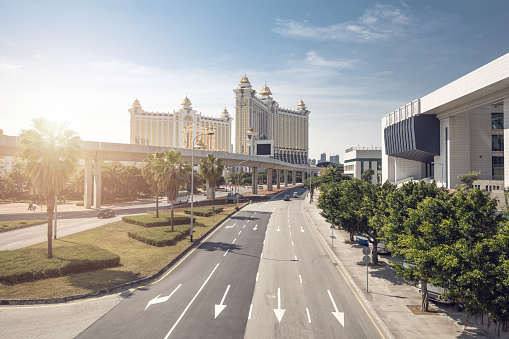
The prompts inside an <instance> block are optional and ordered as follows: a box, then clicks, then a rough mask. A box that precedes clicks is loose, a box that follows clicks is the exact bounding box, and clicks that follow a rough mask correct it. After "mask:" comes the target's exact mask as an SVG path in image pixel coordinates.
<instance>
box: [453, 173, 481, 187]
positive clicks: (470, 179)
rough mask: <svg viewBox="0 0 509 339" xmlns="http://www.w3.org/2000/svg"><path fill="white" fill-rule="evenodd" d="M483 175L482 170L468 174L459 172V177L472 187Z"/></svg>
mask: <svg viewBox="0 0 509 339" xmlns="http://www.w3.org/2000/svg"><path fill="white" fill-rule="evenodd" d="M480 177H481V171H472V172H468V173H466V174H459V175H458V179H460V181H461V182H462V183H464V184H466V185H468V187H470V188H472V184H473V182H474V181H476V180H479V178H480Z"/></svg>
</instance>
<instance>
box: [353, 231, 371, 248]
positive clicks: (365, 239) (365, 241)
mask: <svg viewBox="0 0 509 339" xmlns="http://www.w3.org/2000/svg"><path fill="white" fill-rule="evenodd" d="M355 242H356V243H358V244H359V245H365V246H369V236H368V235H367V234H364V233H363V234H360V235H359V234H358V235H356V236H355Z"/></svg>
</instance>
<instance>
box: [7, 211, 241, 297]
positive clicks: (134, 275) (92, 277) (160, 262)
mask: <svg viewBox="0 0 509 339" xmlns="http://www.w3.org/2000/svg"><path fill="white" fill-rule="evenodd" d="M232 211H233V206H231V207H227V208H225V210H224V211H223V212H221V213H219V214H217V215H216V218H215V222H213V221H212V218H211V217H209V218H205V217H196V223H195V224H194V226H195V227H194V229H193V231H194V232H193V233H194V238H195V239H198V238H200V237H201V236H202V235H203V234H205V233H206V232H207V231H208V230H209V229H211V228H212V227H213V226H214V225H215V224H217V223H218V222H220V221H221V220H222V219H223V218H225V217H226V216H227V215H228V214H230V213H231V212H232ZM138 229H143V227H142V226H137V225H133V224H129V223H126V222H123V221H117V222H114V223H110V224H107V225H104V226H100V227H96V228H93V229H90V230H87V231H83V232H80V233H75V234H72V235H69V236H66V237H62V238H60V239H58V240H53V244H54V246H58V243H60V242H73V243H76V244H83V245H94V246H97V247H99V248H102V249H104V250H107V251H109V252H111V253H113V254H116V255H118V256H120V266H117V267H113V268H108V269H102V270H96V271H90V272H84V273H76V274H71V275H68V276H64V277H58V278H49V279H43V280H38V281H33V282H26V283H20V284H14V285H2V284H0V299H29V298H54V297H63V296H69V295H76V294H83V293H88V292H92V291H97V290H100V289H104V288H108V287H112V286H116V285H120V284H123V283H127V282H131V281H134V280H137V279H140V278H143V277H146V276H150V275H152V274H154V273H157V272H158V271H159V270H161V269H162V268H163V267H164V266H165V265H166V264H168V263H169V262H170V261H171V260H173V259H174V258H175V257H177V256H178V255H179V254H180V253H181V252H182V251H184V250H185V249H186V248H187V247H188V246H189V245H190V239H189V236H186V237H185V238H183V239H182V240H180V241H179V242H177V244H176V245H174V246H166V247H156V246H150V245H147V244H145V243H142V242H139V241H137V240H134V239H131V238H130V237H129V236H128V232H129V231H133V230H138ZM28 248H33V249H39V250H41V249H42V250H44V249H46V248H47V243H46V242H44V243H40V244H37V245H33V246H30V247H28ZM44 253H45V252H44ZM41 260H44V258H43V257H41Z"/></svg>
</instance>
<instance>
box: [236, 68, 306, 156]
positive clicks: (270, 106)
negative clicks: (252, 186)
mask: <svg viewBox="0 0 509 339" xmlns="http://www.w3.org/2000/svg"><path fill="white" fill-rule="evenodd" d="M233 92H234V93H235V109H236V114H235V118H236V119H235V152H236V153H240V154H252V153H251V152H253V148H252V147H250V143H252V137H254V138H255V139H257V140H270V141H272V143H273V157H274V159H277V160H282V161H285V162H288V163H292V164H306V163H307V159H308V145H309V134H308V125H309V124H308V119H309V113H310V111H308V109H307V108H306V105H305V104H304V102H303V101H302V100H300V101H299V102H298V104H297V107H296V109H295V110H290V109H286V108H282V107H280V106H279V103H278V102H277V101H275V100H274V99H273V98H272V96H271V95H272V92H271V91H270V89H269V87H268V86H267V84H265V85H264V86H263V88H262V90H261V91H260V93H259V96H257V95H256V91H255V90H254V89H253V88H252V86H251V83H250V82H249V79H248V78H247V76H245V75H244V76H243V77H242V79H241V80H240V84H238V86H237V88H236V89H234V90H233Z"/></svg>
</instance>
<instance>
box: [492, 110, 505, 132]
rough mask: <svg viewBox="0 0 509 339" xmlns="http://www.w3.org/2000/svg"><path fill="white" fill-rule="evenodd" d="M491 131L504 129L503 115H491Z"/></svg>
mask: <svg viewBox="0 0 509 339" xmlns="http://www.w3.org/2000/svg"><path fill="white" fill-rule="evenodd" d="M491 129H504V113H491Z"/></svg>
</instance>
